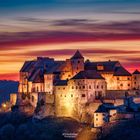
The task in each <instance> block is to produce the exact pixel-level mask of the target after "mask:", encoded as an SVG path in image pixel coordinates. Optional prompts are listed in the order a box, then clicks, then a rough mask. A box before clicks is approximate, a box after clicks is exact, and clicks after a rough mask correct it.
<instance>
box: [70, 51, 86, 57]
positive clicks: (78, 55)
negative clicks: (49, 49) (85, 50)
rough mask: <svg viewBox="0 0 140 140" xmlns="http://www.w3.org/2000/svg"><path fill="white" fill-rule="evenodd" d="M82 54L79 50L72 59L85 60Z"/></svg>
mask: <svg viewBox="0 0 140 140" xmlns="http://www.w3.org/2000/svg"><path fill="white" fill-rule="evenodd" d="M83 58H84V57H83V56H82V54H81V53H80V52H79V51H78V50H77V51H76V52H75V54H74V55H73V56H72V57H71V59H83Z"/></svg>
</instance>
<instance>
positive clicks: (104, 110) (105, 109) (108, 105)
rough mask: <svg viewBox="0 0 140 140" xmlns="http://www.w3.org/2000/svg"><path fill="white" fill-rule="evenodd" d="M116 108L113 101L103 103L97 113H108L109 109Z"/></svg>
mask: <svg viewBox="0 0 140 140" xmlns="http://www.w3.org/2000/svg"><path fill="white" fill-rule="evenodd" d="M112 109H116V107H115V106H114V105H113V104H111V103H104V104H101V105H100V106H99V107H98V109H97V110H96V111H95V113H108V112H109V110H112Z"/></svg>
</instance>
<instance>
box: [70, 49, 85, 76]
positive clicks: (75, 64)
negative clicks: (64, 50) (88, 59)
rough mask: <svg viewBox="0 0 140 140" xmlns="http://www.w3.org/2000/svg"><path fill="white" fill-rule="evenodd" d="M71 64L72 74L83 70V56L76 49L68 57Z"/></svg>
mask: <svg viewBox="0 0 140 140" xmlns="http://www.w3.org/2000/svg"><path fill="white" fill-rule="evenodd" d="M70 61H71V65H72V75H76V74H77V73H79V72H80V71H84V57H83V56H82V54H81V53H80V52H79V51H78V50H77V51H76V52H75V54H74V55H73V56H72V57H71V59H70Z"/></svg>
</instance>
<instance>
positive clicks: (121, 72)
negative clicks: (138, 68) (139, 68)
mask: <svg viewBox="0 0 140 140" xmlns="http://www.w3.org/2000/svg"><path fill="white" fill-rule="evenodd" d="M114 76H131V74H130V73H129V72H128V71H127V70H126V69H125V68H123V67H117V68H116V69H115V72H114Z"/></svg>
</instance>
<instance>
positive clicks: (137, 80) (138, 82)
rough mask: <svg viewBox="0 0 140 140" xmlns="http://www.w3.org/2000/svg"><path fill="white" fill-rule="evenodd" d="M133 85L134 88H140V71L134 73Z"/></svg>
mask: <svg viewBox="0 0 140 140" xmlns="http://www.w3.org/2000/svg"><path fill="white" fill-rule="evenodd" d="M132 77H133V78H132V83H133V84H132V85H133V88H134V89H140V72H139V71H138V70H135V71H134V72H133V74H132Z"/></svg>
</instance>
